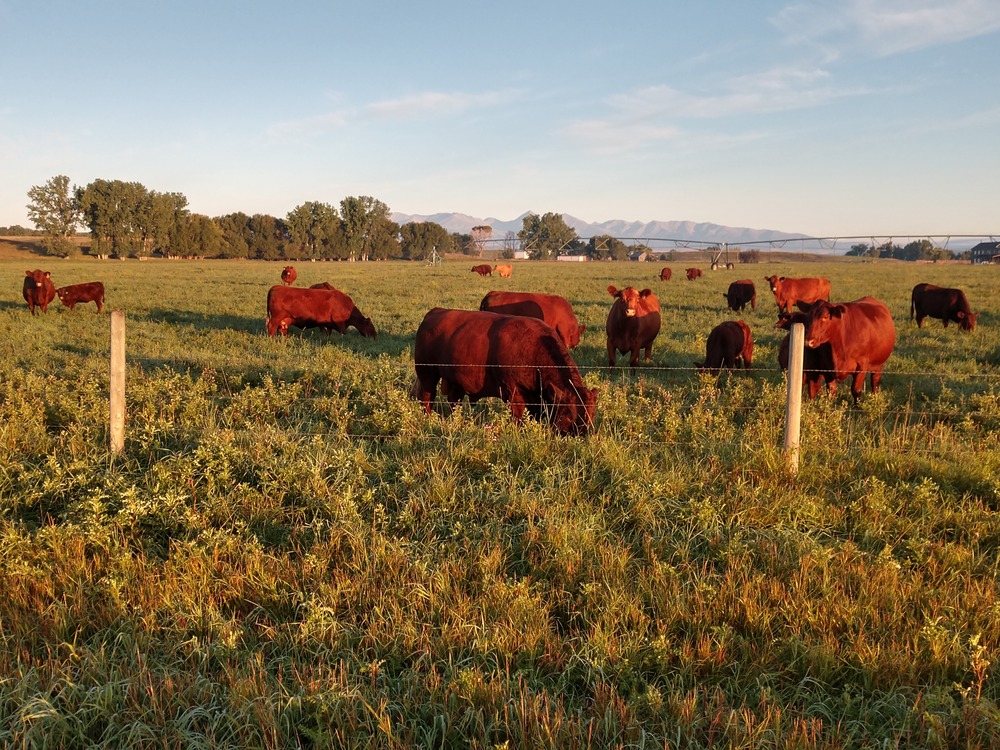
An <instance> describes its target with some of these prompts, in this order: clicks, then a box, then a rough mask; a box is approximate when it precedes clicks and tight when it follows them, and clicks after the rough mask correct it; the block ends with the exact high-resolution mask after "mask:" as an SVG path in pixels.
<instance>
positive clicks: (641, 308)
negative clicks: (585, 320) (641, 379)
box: [606, 285, 660, 369]
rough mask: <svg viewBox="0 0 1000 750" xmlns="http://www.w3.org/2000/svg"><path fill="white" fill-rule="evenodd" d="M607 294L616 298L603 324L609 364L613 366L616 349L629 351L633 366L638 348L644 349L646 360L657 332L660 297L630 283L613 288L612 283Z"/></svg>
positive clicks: (649, 355) (622, 351) (636, 358)
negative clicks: (604, 324) (639, 289)
mask: <svg viewBox="0 0 1000 750" xmlns="http://www.w3.org/2000/svg"><path fill="white" fill-rule="evenodd" d="M608 294H610V295H611V296H612V297H614V298H615V301H614V304H612V305H611V311H610V312H609V313H608V322H607V326H606V330H607V334H608V367H614V366H615V354H616V352H621V353H622V354H625V353H626V352H630V353H631V355H630V356H629V361H628V363H629V366H630V367H632V368H633V369H635V366H636V365H637V364H638V363H639V350H640V349H645V350H646V361H647V362H649V360H650V357H651V355H652V352H653V340H654V339H655V338H656V335H657V334H658V333H659V332H660V301H659V300H658V299H657V298H656V295H655V294H653V292H652V291H651V290H649V289H643V290H642V291H641V292H640V291H637V290H636V289H635V287H631V286H627V287H625V288H624V289H616V288H615V287H614V285H611V286H609V287H608Z"/></svg>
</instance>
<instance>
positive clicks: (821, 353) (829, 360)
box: [775, 312, 837, 399]
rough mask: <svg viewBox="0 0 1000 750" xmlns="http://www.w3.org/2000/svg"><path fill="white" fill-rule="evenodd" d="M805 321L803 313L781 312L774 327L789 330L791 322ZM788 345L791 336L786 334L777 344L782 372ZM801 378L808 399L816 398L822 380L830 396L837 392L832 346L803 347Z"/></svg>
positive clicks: (785, 364)
mask: <svg viewBox="0 0 1000 750" xmlns="http://www.w3.org/2000/svg"><path fill="white" fill-rule="evenodd" d="M805 322H806V315H805V313H801V312H793V313H781V314H780V315H779V316H778V322H777V323H776V324H775V327H776V328H781V329H783V330H785V331H789V330H791V328H792V324H793V323H802V324H803V325H805ZM790 345H791V336H790V335H788V334H786V335H785V338H783V339H782V340H781V344H780V345H779V346H778V367H780V368H781V371H782V372H784V371H786V370H787V369H788V357H789V354H788V348H789V346H790ZM802 380H803V382H804V383H805V385H806V387H807V389H808V392H809V398H810V399H813V398H816V396H817V395H818V394H819V392H820V389H821V388H822V387H823V383H824V382H825V383H826V389H827V391H828V392H829V394H830V395H831V396H832V395H833V394H835V393H836V392H837V380H836V377H835V375H834V373H833V348H832V347H831V346H830V344H829V343H826V344H820V345H819V346H817V347H816V348H815V349H810V348H809V347H808V346H806V347H803V350H802Z"/></svg>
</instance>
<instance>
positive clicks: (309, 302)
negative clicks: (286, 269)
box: [266, 286, 375, 338]
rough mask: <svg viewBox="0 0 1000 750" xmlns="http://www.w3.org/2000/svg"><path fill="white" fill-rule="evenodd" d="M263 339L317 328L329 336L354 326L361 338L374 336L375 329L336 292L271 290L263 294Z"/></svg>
mask: <svg viewBox="0 0 1000 750" xmlns="http://www.w3.org/2000/svg"><path fill="white" fill-rule="evenodd" d="M266 324H267V335H268V336H273V335H274V334H275V333H277V332H278V331H280V332H281V335H282V336H287V335H288V326H295V327H296V328H301V329H303V330H305V329H306V328H320V329H322V330H324V331H326V332H327V334H329V333H330V331H332V330H334V329H336V330H337V331H338V332H340V333H346V332H347V327H348V326H354V327H355V328H356V329H358V332H359V333H361V335H362V336H368V337H369V338H371V337H374V336H375V326H374V325H373V324H372V321H371V319H370V318H366V317H365V316H364V315H362V314H361V311H360V310H358V308H357V307H355V305H354V301H353V300H352V299H351V298H350V297H349V296H348V295H346V294H344V293H343V292H341V291H338V290H336V289H330V290H327V289H299V288H295V287H287V286H272V287H271V289H270V290H269V291H268V293H267V319H266Z"/></svg>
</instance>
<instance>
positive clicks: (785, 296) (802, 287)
mask: <svg viewBox="0 0 1000 750" xmlns="http://www.w3.org/2000/svg"><path fill="white" fill-rule="evenodd" d="M764 280H765V281H766V282H767V283H768V284H769V285H770V286H771V292H773V293H774V299H775V301H776V302H777V303H778V310H779V311H780V312H791V311H792V307H794V306H795V305H797V304H798V303H799V302H802V303H809V302H815V301H817V300H821V299H825V300H828V299H830V280H829V279H824V278H801V279H793V278H786V277H784V276H765V277H764Z"/></svg>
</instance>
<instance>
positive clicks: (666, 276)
mask: <svg viewBox="0 0 1000 750" xmlns="http://www.w3.org/2000/svg"><path fill="white" fill-rule="evenodd" d="M671 276H673V272H672V271H671V270H670V269H669V268H667V267H666V266H664V267H663V268H661V269H660V281H670V277H671Z"/></svg>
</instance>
